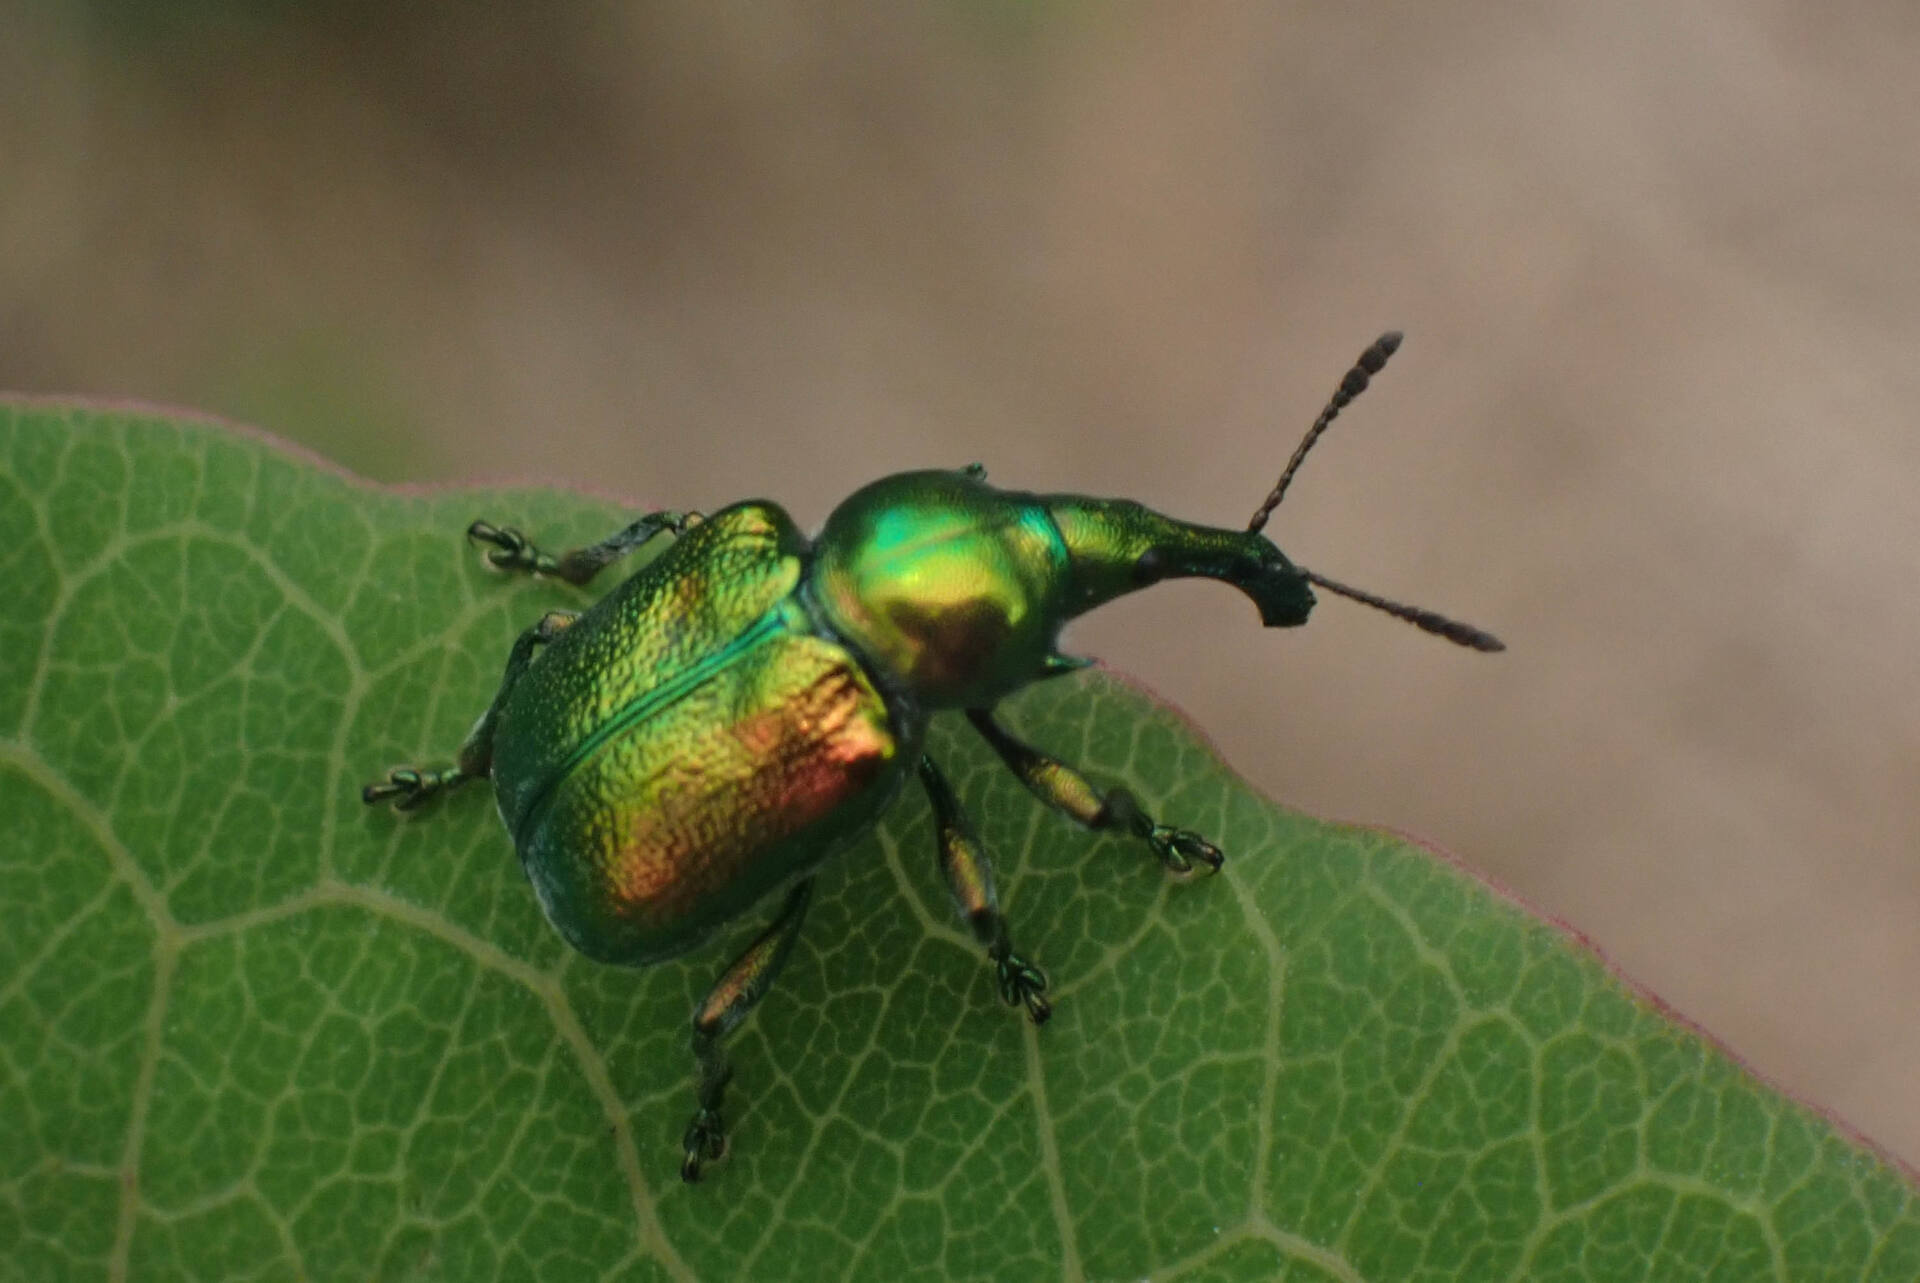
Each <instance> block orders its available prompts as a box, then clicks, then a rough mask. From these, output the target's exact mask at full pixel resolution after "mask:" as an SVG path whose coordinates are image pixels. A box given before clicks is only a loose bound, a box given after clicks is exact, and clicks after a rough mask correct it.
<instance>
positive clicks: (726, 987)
mask: <svg viewBox="0 0 1920 1283" xmlns="http://www.w3.org/2000/svg"><path fill="white" fill-rule="evenodd" d="M812 895H813V879H812V878H811V877H809V878H807V879H805V880H804V881H802V882H799V883H796V884H795V886H794V888H793V890H791V891H789V892H787V899H786V903H785V904H783V905H781V906H780V914H779V916H778V917H776V918H774V920H773V922H772V923H771V924H770V925H769V926H768V927H767V929H766V930H765V931H762V932H761V933H760V935H759V937H758V938H756V939H755V940H754V942H753V943H752V944H750V945H748V946H747V951H746V952H745V953H743V954H741V955H740V956H739V957H738V958H736V959H735V960H734V963H733V965H732V966H730V967H728V968H727V969H726V971H725V972H724V973H723V974H722V975H721V977H720V978H719V979H718V980H716V981H714V982H713V988H711V989H709V990H707V996H706V997H705V998H703V999H701V1001H700V1005H699V1006H698V1007H697V1008H695V1009H694V1013H693V1055H694V1059H695V1060H696V1061H698V1062H699V1065H700V1107H699V1108H698V1109H696V1110H694V1113H693V1120H692V1121H691V1122H689V1123H688V1124H687V1132H686V1135H685V1136H684V1137H683V1138H682V1139H681V1145H682V1146H683V1147H684V1148H685V1149H686V1157H685V1158H684V1159H682V1160H681V1162H680V1179H682V1180H684V1181H689V1182H691V1181H697V1180H699V1179H700V1168H701V1165H702V1164H704V1163H707V1162H710V1161H715V1162H717V1161H718V1160H719V1159H720V1157H721V1156H722V1155H723V1154H725V1153H726V1152H727V1132H726V1126H725V1124H724V1123H722V1121H721V1118H720V1099H721V1097H722V1096H724V1095H725V1094H726V1090H727V1084H728V1083H729V1082H730V1081H732V1079H733V1066H732V1065H731V1064H729V1063H728V1062H727V1051H726V1048H725V1047H724V1046H723V1045H722V1043H721V1040H722V1039H724V1038H725V1037H726V1036H727V1035H728V1034H729V1033H731V1032H733V1029H734V1027H735V1026H736V1025H738V1024H739V1023H740V1022H741V1021H742V1020H745V1019H746V1018H747V1013H748V1012H749V1011H752V1010H753V1008H754V1005H755V1004H756V1003H758V1002H759V1001H760V999H761V998H763V997H765V996H766V993H767V989H768V988H769V987H770V986H771V985H772V984H773V981H774V977H776V976H778V975H779V974H780V968H782V967H784V966H785V965H786V963H787V955H788V954H790V953H792V952H793V946H794V942H795V941H797V940H799V938H800V924H801V923H802V922H804V921H806V917H807V901H808V900H809V899H810V898H811V897H812Z"/></svg>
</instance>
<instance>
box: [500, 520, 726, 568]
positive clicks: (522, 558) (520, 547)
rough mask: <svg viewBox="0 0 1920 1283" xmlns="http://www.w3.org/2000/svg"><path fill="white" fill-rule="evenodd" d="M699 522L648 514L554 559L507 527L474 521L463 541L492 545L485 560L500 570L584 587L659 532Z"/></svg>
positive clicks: (677, 532)
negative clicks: (544, 577) (544, 576)
mask: <svg viewBox="0 0 1920 1283" xmlns="http://www.w3.org/2000/svg"><path fill="white" fill-rule="evenodd" d="M699 520H700V514H699V513H697V512H672V511H664V510H663V511H660V512H649V513H648V514H647V515H646V516H644V517H641V518H640V519H639V520H637V521H635V522H633V523H632V524H631V525H629V526H627V527H626V528H624V529H622V530H617V531H615V532H614V533H613V534H610V535H608V536H607V537H606V538H605V539H602V540H601V541H600V542H599V543H593V544H588V545H586V546H585V547H583V548H575V549H573V550H572V551H570V552H564V553H562V554H560V555H559V556H558V557H556V556H554V555H552V554H551V553H545V552H541V551H540V549H538V548H537V547H535V546H534V545H533V543H532V542H531V541H530V540H529V539H528V538H527V537H526V536H525V535H523V534H521V533H520V532H519V531H518V530H515V529H513V528H512V527H510V526H504V527H503V526H495V525H490V524H488V523H487V522H485V521H476V522H474V523H473V524H472V525H470V526H468V527H467V538H469V539H471V540H473V541H474V542H475V543H483V544H490V545H492V547H491V548H489V550H488V552H487V561H488V562H489V563H490V564H491V565H493V566H495V567H496V568H498V569H500V570H517V571H524V572H525V573H527V574H533V575H551V576H553V577H554V578H556V579H564V580H566V581H567V582H568V583H570V584H585V583H588V582H590V581H591V580H592V579H593V577H594V576H595V575H597V574H599V573H600V572H601V571H602V570H605V569H606V568H607V567H608V566H610V565H612V564H613V563H614V562H616V561H618V560H620V558H622V557H624V556H626V555H627V554H628V553H630V552H633V551H634V550H635V549H638V548H642V547H644V546H645V545H646V544H647V543H648V542H649V541H650V540H652V538H653V537H654V536H655V535H657V534H659V533H660V532H661V531H663V530H671V531H672V532H673V533H674V534H676V535H677V534H680V533H681V532H683V531H685V530H686V529H687V528H688V527H689V526H692V525H694V524H695V523H696V522H698V521H699Z"/></svg>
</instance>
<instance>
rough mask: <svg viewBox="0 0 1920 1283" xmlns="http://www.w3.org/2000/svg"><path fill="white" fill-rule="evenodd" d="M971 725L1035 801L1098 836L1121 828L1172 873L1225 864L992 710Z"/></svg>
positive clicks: (972, 714) (1193, 837)
mask: <svg viewBox="0 0 1920 1283" xmlns="http://www.w3.org/2000/svg"><path fill="white" fill-rule="evenodd" d="M967 720H968V721H970V722H972V723H973V726H974V729H975V730H977V731H979V732H980V734H981V735H982V736H983V737H984V738H985V739H986V741H987V743H989V744H991V745H993V749H994V751H995V752H996V753H998V754H1000V760H1001V761H1003V762H1005V763H1006V764H1007V769H1008V770H1010V771H1012V772H1013V773H1014V774H1015V775H1016V776H1018V777H1019V779H1020V782H1021V783H1022V784H1024V785H1026V786H1027V788H1028V790H1029V791H1031V792H1032V793H1033V795H1034V796H1035V797H1037V798H1039V799H1040V800H1041V801H1042V802H1045V803H1046V804H1047V805H1048V806H1051V807H1052V808H1053V809H1054V810H1056V811H1059V812H1061V813H1062V814H1064V815H1066V816H1067V817H1068V818H1070V819H1073V820H1077V821H1079V822H1080V823H1081V824H1084V825H1086V826H1087V827H1088V828H1090V829H1094V830H1096V831H1101V832H1104V831H1107V830H1111V829H1119V830H1121V831H1123V832H1126V833H1131V834H1133V835H1134V836H1135V837H1138V838H1144V839H1145V840H1146V843H1147V845H1148V846H1150V847H1152V848H1153V853H1154V854H1155V855H1157V856H1159V857H1160V863H1162V864H1164V865H1165V866H1166V867H1167V870H1168V871H1169V872H1171V873H1177V874H1180V875H1182V876H1185V875H1187V874H1190V873H1192V872H1194V870H1195V867H1196V866H1198V865H1205V866H1206V868H1207V871H1208V872H1210V873H1217V872H1219V871H1220V866H1221V865H1222V864H1224V863H1225V862H1226V857H1225V856H1224V855H1222V854H1221V853H1220V848H1219V847H1217V846H1215V845H1214V844H1213V843H1211V842H1209V841H1207V839H1205V838H1203V837H1201V836H1200V835H1199V834H1198V833H1194V832H1192V831H1190V830H1188V829H1176V828H1172V827H1169V826H1168V825H1165V824H1156V823H1154V821H1153V817H1152V816H1150V815H1148V814H1147V813H1146V812H1145V811H1143V810H1141V809H1140V803H1139V802H1137V801H1135V800H1134V796H1133V794H1132V793H1130V792H1128V791H1127V790H1126V789H1124V788H1120V787H1118V786H1116V787H1114V788H1111V789H1108V790H1107V792H1106V793H1105V795H1102V794H1101V792H1100V791H1099V790H1098V789H1096V788H1095V787H1094V786H1093V783H1092V781H1090V780H1088V779H1087V777H1086V776H1084V775H1082V774H1080V772H1078V771H1076V770H1074V769H1073V768H1072V767H1071V766H1068V765H1067V764H1066V763H1065V762H1062V761H1060V760H1059V759H1058V758H1055V757H1049V756H1048V755H1047V754H1045V753H1042V752H1041V751H1040V750H1039V749H1037V748H1034V747H1033V746H1032V745H1031V744H1026V743H1022V742H1021V741H1020V740H1017V739H1015V738H1014V737H1013V736H1011V735H1009V734H1007V732H1006V730H1005V728H1003V727H1002V726H1001V725H1000V723H998V722H996V721H994V720H993V713H992V712H991V711H990V710H988V709H984V708H970V709H968V710H967Z"/></svg>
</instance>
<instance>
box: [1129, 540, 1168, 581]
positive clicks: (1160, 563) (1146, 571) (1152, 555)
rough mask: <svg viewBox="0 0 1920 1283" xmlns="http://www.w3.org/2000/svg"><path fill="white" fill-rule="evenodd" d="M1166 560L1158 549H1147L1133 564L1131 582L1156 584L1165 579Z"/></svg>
mask: <svg viewBox="0 0 1920 1283" xmlns="http://www.w3.org/2000/svg"><path fill="white" fill-rule="evenodd" d="M1166 574H1167V559H1166V557H1165V556H1164V555H1163V554H1162V553H1161V551H1160V550H1159V549H1158V548H1149V549H1147V550H1146V551H1145V552H1143V553H1141V554H1140V556H1139V557H1138V558H1137V559H1136V560H1135V561H1134V563H1133V582H1134V583H1136V584H1157V583H1159V582H1160V581H1161V580H1162V579H1164V578H1166Z"/></svg>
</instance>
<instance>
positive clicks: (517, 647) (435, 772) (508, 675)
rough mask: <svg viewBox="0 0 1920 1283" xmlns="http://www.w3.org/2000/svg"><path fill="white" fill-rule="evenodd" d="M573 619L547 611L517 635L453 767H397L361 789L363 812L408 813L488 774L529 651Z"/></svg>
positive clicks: (561, 612)
mask: <svg viewBox="0 0 1920 1283" xmlns="http://www.w3.org/2000/svg"><path fill="white" fill-rule="evenodd" d="M578 618H580V614H579V612H578V611H572V610H553V611H548V612H547V614H546V615H544V616H543V617H542V618H541V620H540V622H539V623H537V624H535V625H534V626H533V627H531V628H529V629H527V630H526V631H525V632H523V633H521V634H520V636H519V639H518V640H516V641H515V642H514V643H513V650H512V651H511V652H509V653H508V655H507V671H506V672H505V673H504V674H503V675H502V676H501V678H500V689H499V690H497V691H495V692H494V695H493V702H492V703H490V704H488V705H487V711H486V712H484V713H482V714H481V715H480V720H479V721H477V722H475V723H474V724H473V729H472V730H470V731H468V732H467V738H466V739H465V740H464V741H462V742H461V745H460V752H459V753H458V754H457V755H456V756H455V757H454V765H452V766H442V767H431V768H429V767H419V766H402V767H399V768H397V769H395V770H393V771H390V772H388V774H387V778H386V779H384V780H379V781H376V782H375V783H372V784H369V785H367V786H366V787H365V788H363V789H361V790H360V800H361V801H362V802H365V803H366V804H367V805H368V806H374V805H376V804H378V803H381V802H386V801H389V800H391V801H392V802H393V807H394V809H395V810H396V811H411V810H413V809H414V808H415V807H417V806H420V805H421V804H423V803H424V802H426V801H427V800H428V799H429V798H432V797H434V796H435V795H436V794H440V793H445V792H447V791H448V790H449V789H454V788H458V787H459V786H460V785H462V784H465V783H466V782H467V781H468V780H477V779H481V778H483V777H485V776H487V775H489V774H491V773H492V771H493V730H494V726H495V724H496V723H498V722H499V720H500V709H501V707H502V706H503V705H504V704H505V703H506V702H507V695H508V694H509V693H510V692H512V690H513V687H514V684H515V683H516V682H518V681H519V680H520V675H521V674H522V673H524V672H526V671H527V665H528V664H530V663H532V662H533V651H534V647H536V646H544V645H546V644H547V643H548V642H550V641H552V640H553V639H554V638H555V637H558V636H559V635H560V634H561V633H562V632H564V631H566V629H567V627H568V626H569V625H571V624H572V623H573V621H574V620H576V619H578Z"/></svg>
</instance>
